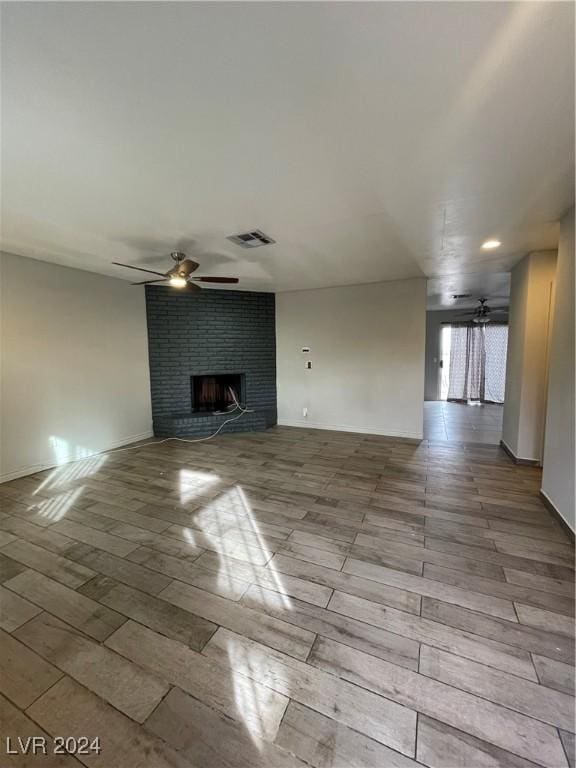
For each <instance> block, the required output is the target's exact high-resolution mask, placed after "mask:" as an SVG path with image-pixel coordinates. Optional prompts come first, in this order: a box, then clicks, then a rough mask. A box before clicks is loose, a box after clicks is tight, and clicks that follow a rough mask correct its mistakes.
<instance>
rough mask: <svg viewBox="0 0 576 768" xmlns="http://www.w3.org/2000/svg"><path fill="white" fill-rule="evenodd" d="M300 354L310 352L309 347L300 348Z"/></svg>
mask: <svg viewBox="0 0 576 768" xmlns="http://www.w3.org/2000/svg"><path fill="white" fill-rule="evenodd" d="M302 352H304V353H306V352H310V347H302Z"/></svg>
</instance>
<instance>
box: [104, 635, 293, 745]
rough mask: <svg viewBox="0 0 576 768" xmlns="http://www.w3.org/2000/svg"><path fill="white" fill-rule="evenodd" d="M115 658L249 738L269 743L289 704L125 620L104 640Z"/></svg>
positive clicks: (263, 688) (181, 646)
mask: <svg viewBox="0 0 576 768" xmlns="http://www.w3.org/2000/svg"><path fill="white" fill-rule="evenodd" d="M106 645H107V646H108V647H109V648H112V649H113V650H115V651H116V652H117V653H120V654H121V655H122V656H125V657H126V658H128V659H131V660H132V661H133V662H134V663H136V664H139V665H140V666H142V667H145V668H146V669H149V670H151V671H152V672H154V673H155V674H156V675H158V676H159V677H161V678H162V679H163V680H165V681H167V682H168V683H170V684H171V685H176V686H178V687H179V688H182V689H183V690H185V691H187V692H189V693H191V694H193V695H194V696H195V697H196V698H197V699H199V700H200V701H202V702H204V703H205V704H207V705H208V706H210V707H213V708H214V709H217V710H218V711H219V712H223V713H224V714H226V715H228V716H229V717H232V718H234V719H235V720H238V722H241V723H244V724H245V726H246V727H247V728H248V730H249V731H250V733H255V734H256V735H258V736H260V737H262V738H264V739H267V740H268V741H273V740H274V738H275V736H276V733H277V732H278V727H279V725H280V721H281V719H282V715H283V714H284V710H285V709H286V706H287V704H288V699H287V698H286V697H285V696H283V695H281V694H280V693H276V692H274V691H272V690H271V689H270V688H267V687H265V686H261V685H254V683H253V682H252V681H248V680H247V679H246V678H245V677H244V676H243V675H241V674H240V673H239V672H236V671H233V672H232V671H230V670H227V669H225V668H224V669H222V668H220V667H219V666H217V665H215V664H213V663H211V662H210V660H209V659H208V658H207V657H205V656H203V655H201V654H198V653H196V652H195V651H193V650H191V649H190V648H187V647H186V646H184V645H183V644H182V643H179V642H177V641H175V640H170V639H169V638H167V637H163V636H162V635H159V634H157V633H156V632H153V631H152V630H150V629H147V628H146V627H143V626H141V625H140V624H137V623H136V622H133V621H129V622H127V623H126V624H125V625H124V626H123V627H121V628H120V629H119V630H118V631H117V632H115V633H114V634H113V635H112V636H111V637H109V638H108V640H107V641H106Z"/></svg>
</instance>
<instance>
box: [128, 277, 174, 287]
mask: <svg viewBox="0 0 576 768" xmlns="http://www.w3.org/2000/svg"><path fill="white" fill-rule="evenodd" d="M167 279H168V278H167V277H160V278H158V280H142V282H141V283H130V285H150V283H164V282H166V280H167Z"/></svg>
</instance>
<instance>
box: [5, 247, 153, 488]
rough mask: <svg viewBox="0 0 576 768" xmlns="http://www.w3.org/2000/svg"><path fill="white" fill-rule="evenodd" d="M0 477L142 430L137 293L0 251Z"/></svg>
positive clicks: (146, 417) (144, 389) (144, 388)
mask: <svg viewBox="0 0 576 768" xmlns="http://www.w3.org/2000/svg"><path fill="white" fill-rule="evenodd" d="M0 291H1V295H0V299H1V300H0V333H1V336H0V350H1V358H0V398H1V401H0V421H1V424H0V481H5V480H9V479H12V478H14V477H18V476H21V475H25V474H29V473H31V472H34V471H37V470H38V469H42V468H45V467H48V466H54V465H55V464H59V463H63V462H64V461H66V460H67V459H71V458H77V457H80V456H85V455H89V454H91V453H94V452H97V451H101V450H104V449H107V448H111V447H114V446H118V445H122V444H124V443H127V442H130V441H133V440H136V439H140V438H142V437H147V436H149V435H150V434H151V421H152V417H151V411H150V384H149V372H148V347H147V333H146V311H145V303H144V291H143V289H142V288H135V287H131V286H130V285H128V283H126V282H124V281H122V280H115V279H112V278H109V277H102V276H100V275H95V274H92V273H90V272H84V271H80V270H76V269H69V268H68V267H59V266H55V265H53V264H48V263H46V262H41V261H35V260H33V259H25V258H22V257H20V256H13V255H10V254H2V255H1V256H0Z"/></svg>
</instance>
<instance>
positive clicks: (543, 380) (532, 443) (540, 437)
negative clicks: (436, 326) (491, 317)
mask: <svg viewBox="0 0 576 768" xmlns="http://www.w3.org/2000/svg"><path fill="white" fill-rule="evenodd" d="M555 273H556V251H542V252H538V253H531V254H529V255H528V256H526V257H525V258H524V259H522V261H521V262H519V263H518V264H517V265H516V266H515V267H514V269H513V270H512V281H511V286H510V315H509V328H508V360H507V365H506V394H505V396H504V416H503V424H502V440H503V441H504V443H505V444H506V445H507V447H508V448H509V449H510V450H511V452H512V453H513V454H514V456H515V457H516V458H517V459H524V460H527V461H536V462H541V461H542V457H543V446H544V425H545V421H546V392H547V383H548V358H549V339H550V329H551V319H552V296H553V288H554V279H555Z"/></svg>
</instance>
